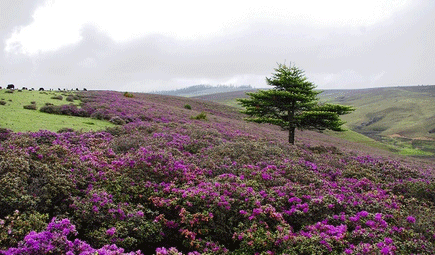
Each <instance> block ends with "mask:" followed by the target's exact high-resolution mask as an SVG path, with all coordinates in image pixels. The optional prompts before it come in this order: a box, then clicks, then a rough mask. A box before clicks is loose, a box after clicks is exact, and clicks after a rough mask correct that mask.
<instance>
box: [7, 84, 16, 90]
mask: <svg viewBox="0 0 435 255" xmlns="http://www.w3.org/2000/svg"><path fill="white" fill-rule="evenodd" d="M14 88H15V86H14V84H9V85H8V87H7V89H14Z"/></svg>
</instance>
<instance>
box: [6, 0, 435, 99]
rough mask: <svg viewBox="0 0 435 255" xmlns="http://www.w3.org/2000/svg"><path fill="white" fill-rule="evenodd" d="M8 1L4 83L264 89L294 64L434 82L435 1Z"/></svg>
mask: <svg viewBox="0 0 435 255" xmlns="http://www.w3.org/2000/svg"><path fill="white" fill-rule="evenodd" d="M3 1H5V3H4V4H5V5H6V6H7V7H9V8H6V10H7V11H9V13H8V14H9V15H6V16H5V15H3V13H1V11H0V16H1V17H0V21H2V23H0V24H7V25H8V26H3V27H2V30H1V34H0V35H1V36H2V39H3V40H2V41H3V44H2V47H3V52H2V55H1V56H0V64H2V65H3V68H0V75H1V76H0V83H1V84H6V83H17V84H18V83H22V84H23V86H24V84H25V86H27V87H31V85H29V84H35V86H41V85H43V84H45V86H47V87H52V88H57V87H59V86H61V87H83V86H85V85H86V87H88V88H90V89H112V90H129V91H154V90H161V89H174V88H180V87H186V86H190V85H196V84H211V85H217V84H233V85H247V84H250V85H252V86H255V87H264V86H265V81H264V80H265V79H264V78H265V77H266V76H269V75H270V73H271V72H273V68H275V67H276V63H277V62H278V63H281V62H283V61H285V60H286V61H287V62H290V61H291V62H292V63H296V65H298V66H299V67H301V68H302V69H304V70H305V71H306V74H307V76H308V78H309V79H310V80H312V81H314V82H315V83H316V84H317V85H318V87H319V88H357V87H374V86H395V85H417V84H434V78H435V76H434V74H433V72H431V71H430V70H428V68H429V67H428V65H429V66H430V65H432V66H431V70H433V64H434V62H433V59H434V58H433V57H435V56H434V55H435V53H434V50H433V46H431V45H429V43H432V44H433V39H435V38H433V36H434V34H435V33H434V26H433V24H434V23H433V21H434V19H433V17H432V16H434V15H433V13H434V10H435V8H434V4H433V3H432V2H433V1H423V0H422V1H418V0H414V1H411V0H388V1H387V0H365V1H349V0H329V1H324V0H320V1H316V0H305V1H273V0H270V1H131V0H124V1H107V0H106V1H92V0H86V1H85V0H75V1H69V0H48V1H44V0H41V1H40V2H39V3H38V4H28V3H27V2H26V0H21V1H20V0H3ZM3 1H2V2H3ZM16 1H18V2H20V3H21V5H18V7H11V6H16V4H14V3H16ZM28 2H29V3H30V2H31V1H28ZM0 9H1V6H0ZM5 12H6V11H5ZM14 12H16V13H20V14H22V13H24V14H22V15H21V16H19V15H14ZM20 17H21V18H20ZM431 59H432V60H431ZM416 71H418V75H417V74H416V73H415V72H416ZM406 72H408V73H406ZM5 79H7V80H5ZM1 84H0V86H1ZM18 86H20V85H18Z"/></svg>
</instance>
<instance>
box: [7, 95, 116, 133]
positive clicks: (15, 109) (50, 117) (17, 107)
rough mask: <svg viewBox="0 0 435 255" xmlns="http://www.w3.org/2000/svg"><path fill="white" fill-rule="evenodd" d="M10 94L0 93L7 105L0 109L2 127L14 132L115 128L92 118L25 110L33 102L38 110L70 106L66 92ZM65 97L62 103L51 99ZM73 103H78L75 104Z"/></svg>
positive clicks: (108, 123) (110, 124)
mask: <svg viewBox="0 0 435 255" xmlns="http://www.w3.org/2000/svg"><path fill="white" fill-rule="evenodd" d="M6 91H7V90H4V89H3V90H0V100H3V101H5V102H6V105H0V127H1V128H8V129H11V130H13V131H15V132H25V131H38V130H50V131H58V130H59V129H61V128H72V129H74V130H80V129H82V130H84V131H89V130H101V129H104V128H105V127H110V126H113V124H112V123H110V122H107V121H101V120H96V119H90V118H81V117H75V116H64V115H54V114H48V113H43V112H40V111H39V110H36V111H35V110H27V109H24V108H23V106H24V105H29V104H30V103H31V102H32V101H34V102H36V105H37V107H38V109H39V108H40V107H42V106H44V105H45V103H52V104H54V105H63V104H68V103H70V102H68V101H66V100H65V98H66V96H65V95H66V93H65V92H53V91H46V92H39V91H27V90H24V91H22V92H18V90H16V91H14V93H12V94H11V93H6ZM55 95H63V99H62V100H57V99H51V97H52V96H55ZM74 103H76V104H77V103H78V101H75V102H74Z"/></svg>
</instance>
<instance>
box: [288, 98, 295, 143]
mask: <svg viewBox="0 0 435 255" xmlns="http://www.w3.org/2000/svg"><path fill="white" fill-rule="evenodd" d="M294 119H295V102H294V101H292V104H291V108H290V109H289V110H288V122H289V123H288V124H289V128H288V142H289V143H291V144H293V145H294V144H295V126H294V125H295V124H294V123H293V122H294Z"/></svg>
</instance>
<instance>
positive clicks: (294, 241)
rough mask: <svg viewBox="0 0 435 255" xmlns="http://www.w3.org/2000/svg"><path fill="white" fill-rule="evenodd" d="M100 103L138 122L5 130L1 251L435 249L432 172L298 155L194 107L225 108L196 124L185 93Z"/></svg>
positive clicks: (268, 134)
mask: <svg viewBox="0 0 435 255" xmlns="http://www.w3.org/2000/svg"><path fill="white" fill-rule="evenodd" d="M90 95H91V97H89V98H85V99H84V101H85V103H84V104H85V105H84V106H86V107H89V108H88V109H97V108H98V107H97V106H98V104H99V103H101V104H103V105H105V110H107V114H108V115H107V116H109V115H110V116H112V117H113V116H119V117H123V116H124V117H125V116H129V118H131V120H132V121H130V122H129V123H128V124H125V125H123V126H117V127H115V128H111V129H109V130H107V132H89V133H76V132H62V133H59V134H58V133H52V132H46V131H40V132H36V133H7V134H8V135H7V136H5V138H4V139H3V141H1V143H0V182H1V185H0V195H1V197H0V203H1V205H0V208H1V211H0V236H1V237H4V239H3V238H2V242H1V243H0V244H1V246H0V249H1V250H3V252H0V253H5V254H15V253H14V252H16V251H17V250H14V249H30V248H31V249H34V253H33V254H36V253H37V252H40V253H41V251H42V253H49V252H50V251H51V252H54V251H56V252H58V253H65V254H66V253H67V252H68V251H72V252H77V251H78V250H80V249H82V251H90V252H96V251H97V250H98V249H99V248H100V251H98V252H101V253H102V250H101V249H113V250H117V249H120V248H119V247H122V248H123V249H124V250H123V251H120V250H117V251H116V252H118V254H121V253H123V252H130V251H131V252H133V251H138V250H140V251H142V252H143V253H149V254H155V253H159V254H167V253H168V252H169V250H170V247H173V248H172V250H171V252H175V250H178V251H180V252H183V253H189V252H192V253H193V252H198V253H214V254H219V253H220V254H243V253H245V254H254V253H256V252H258V253H263V254H268V253H269V254H270V253H274V254H304V253H305V254H313V253H314V254H343V253H344V254H359V253H362V254H365V253H380V254H382V253H383V254H393V253H397V254H404V253H405V254H410V253H421V254H423V253H426V254H430V253H434V252H435V247H434V242H435V236H434V234H435V229H434V226H435V219H434V217H433V215H432V213H431V212H432V211H433V210H434V209H435V208H434V202H435V201H434V198H433V196H432V194H434V193H435V181H434V179H433V178H434V177H433V172H432V170H433V169H430V168H429V167H422V166H419V165H405V164H404V163H402V162H399V161H395V160H392V159H388V158H378V157H373V156H368V155H355V154H351V153H348V152H346V151H345V150H340V149H337V148H336V147H334V146H324V147H319V146H309V145H298V146H289V145H287V144H285V143H281V142H280V140H279V139H277V138H276V136H277V133H276V132H275V131H274V129H268V128H265V127H264V126H258V125H254V124H250V125H247V124H245V123H243V122H241V121H239V120H241V119H242V118H241V117H240V116H239V115H237V116H234V117H233V118H227V117H228V116H232V115H233V114H234V115H235V113H231V112H227V113H219V112H217V110H216V109H218V108H215V107H210V106H206V105H205V106H202V105H201V103H200V102H199V101H194V100H192V101H189V102H188V103H189V104H190V105H192V109H195V110H198V111H199V112H201V111H207V109H208V108H215V113H214V114H213V117H210V120H209V121H206V122H205V121H201V120H191V119H190V116H191V115H192V110H187V109H184V107H183V106H184V105H185V102H184V103H183V102H182V101H181V102H180V101H178V100H181V99H178V98H173V99H172V98H171V100H173V101H171V100H167V101H166V102H165V104H162V103H159V100H158V99H157V97H155V98H154V97H153V96H151V97H147V96H142V95H135V97H134V98H125V97H123V96H122V94H120V95H121V96H120V98H122V99H123V100H128V101H123V102H124V104H125V108H123V109H119V110H120V111H118V110H116V107H117V106H118V101H117V100H114V101H113V102H114V103H113V105H110V104H109V105H108V104H107V102H110V97H106V96H108V95H109V96H110V95H112V96H114V97H115V96H116V97H115V98H118V95H116V93H114V94H112V93H106V92H105V93H101V94H99V93H92V94H90ZM99 96H101V98H100V97H99ZM104 99H106V100H104ZM82 100H83V98H82ZM129 100H135V101H134V102H133V103H132V105H129V103H128V102H129ZM103 102H104V103H103ZM126 102H127V103H126ZM195 103H197V105H195ZM93 107H94V108H93ZM113 109H115V110H113ZM137 109H142V111H139V110H137ZM144 109H146V110H144ZM121 110H122V111H121ZM207 112H209V111H207ZM140 114H142V115H140ZM103 116H106V115H104V114H103ZM137 116H143V117H144V119H145V121H143V120H141V118H140V117H139V118H137ZM254 131H255V132H254ZM17 210H18V211H17ZM18 217H24V218H26V219H29V220H27V221H26V222H29V224H30V225H31V226H32V228H30V227H29V226H25V225H23V224H21V223H20V224H17V223H16V222H17V220H15V219H17V218H18ZM54 217H56V219H53V218H54ZM12 218H13V219H14V223H13V224H12V223H11V219H12ZM31 230H34V232H31ZM64 231H65V232H64ZM42 236H50V238H45V239H43V238H40V237H42ZM20 240H22V241H21V242H18V241H20ZM32 240H33V241H32ZM44 247H45V248H44ZM79 247H81V248H79ZM84 247H86V248H84ZM110 247H111V248H110ZM38 249H39V250H38ZM43 249H45V250H43ZM74 249H75V250H74ZM73 250H74V251H73ZM105 252H107V253H109V252H108V251H105ZM109 254H110V253H109ZM113 254H116V253H115V251H113Z"/></svg>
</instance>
